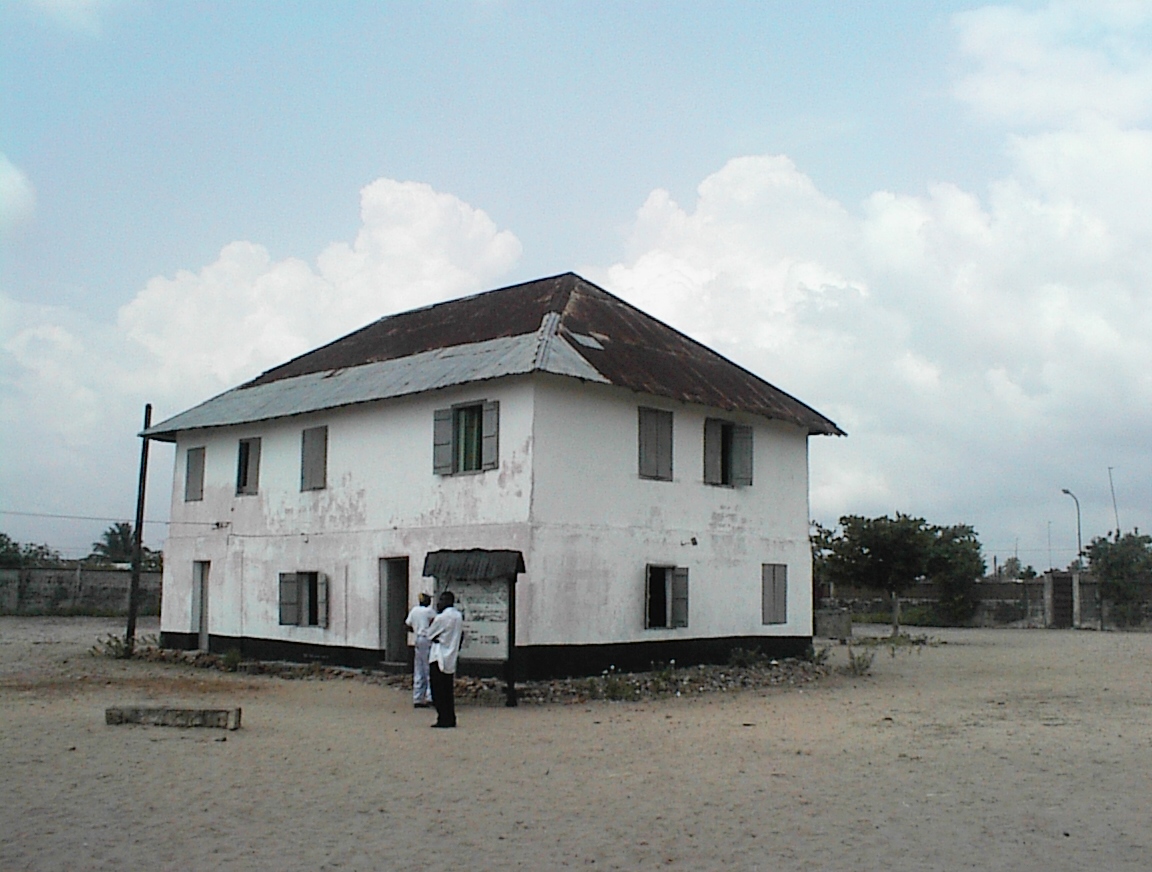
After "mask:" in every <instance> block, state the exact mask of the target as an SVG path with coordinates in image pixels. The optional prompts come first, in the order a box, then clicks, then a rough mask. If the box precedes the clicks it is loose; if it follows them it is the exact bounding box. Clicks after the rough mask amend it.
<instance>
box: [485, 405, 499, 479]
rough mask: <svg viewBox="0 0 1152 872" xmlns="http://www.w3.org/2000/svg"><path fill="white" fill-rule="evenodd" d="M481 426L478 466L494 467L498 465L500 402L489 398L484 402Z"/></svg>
mask: <svg viewBox="0 0 1152 872" xmlns="http://www.w3.org/2000/svg"><path fill="white" fill-rule="evenodd" d="M483 428H484V429H483V436H482V441H481V448H480V468H481V469H496V468H498V467H499V466H500V403H499V401H498V400H489V401H488V402H486V403H485V404H484V422H483Z"/></svg>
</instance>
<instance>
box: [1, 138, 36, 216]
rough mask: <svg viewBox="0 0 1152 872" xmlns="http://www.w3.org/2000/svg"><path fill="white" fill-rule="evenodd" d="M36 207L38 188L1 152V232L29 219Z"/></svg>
mask: <svg viewBox="0 0 1152 872" xmlns="http://www.w3.org/2000/svg"><path fill="white" fill-rule="evenodd" d="M35 209H36V190H35V188H33V187H32V183H31V182H30V181H29V180H28V177H27V176H26V175H24V173H23V172H21V171H20V168H19V167H17V166H16V165H15V164H13V163H12V161H10V160H8V157H7V155H5V154H3V153H0V232H3V231H7V230H10V229H12V228H13V227H15V226H16V225H18V224H21V223H23V222H24V221H27V220H28V219H29V218H30V217H31V216H32V213H33V212H34V211H35Z"/></svg>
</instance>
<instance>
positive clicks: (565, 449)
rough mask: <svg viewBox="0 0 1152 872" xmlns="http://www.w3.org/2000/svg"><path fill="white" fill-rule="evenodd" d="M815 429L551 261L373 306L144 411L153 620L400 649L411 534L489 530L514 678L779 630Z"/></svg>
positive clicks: (749, 644) (779, 647)
mask: <svg viewBox="0 0 1152 872" xmlns="http://www.w3.org/2000/svg"><path fill="white" fill-rule="evenodd" d="M823 434H834V435H843V434H842V432H841V430H840V429H839V428H838V427H837V426H836V425H835V424H834V423H833V422H832V421H830V420H828V419H827V418H825V417H824V416H822V415H820V414H819V413H818V412H816V411H814V410H813V409H811V408H809V407H808V406H806V405H804V404H803V403H801V402H800V401H799V400H796V399H795V398H793V397H791V396H789V395H788V394H786V393H784V392H783V391H780V390H778V389H777V388H775V387H773V386H772V385H770V384H768V383H767V382H765V381H764V380H762V379H760V378H759V377H757V376H755V375H753V374H752V373H750V372H748V371H747V370H745V369H743V368H741V367H739V366H737V365H736V364H734V363H732V362H730V361H728V360H727V359H725V358H723V357H721V356H720V355H719V354H716V353H715V352H713V351H711V350H709V349H708V348H706V347H704V346H703V345H700V344H699V343H697V342H694V341H693V340H691V339H689V338H688V337H686V336H684V335H683V334H681V333H679V332H677V331H675V330H673V329H672V328H670V327H668V326H667V325H665V324H663V323H661V322H660V321H657V320H656V319H654V318H652V317H650V316H648V315H646V314H645V313H643V312H641V311H639V310H638V309H636V308H634V307H633V306H630V305H629V304H627V303H625V302H624V301H622V300H620V299H619V298H617V297H615V296H613V295H611V294H609V293H607V292H606V291H604V290H602V289H601V288H598V287H596V286H595V285H593V284H591V283H589V282H587V281H585V280H584V279H582V278H580V277H579V276H576V275H573V274H571V273H568V274H564V275H560V276H556V277H553V278H547V279H541V280H538V281H533V282H528V283H526V284H521V285H515V286H513V287H508V288H503V289H500V290H495V291H489V292H487V293H483V294H478V295H475V296H471V297H466V298H463V299H459V300H453V301H451V302H447V303H442V304H439V305H435V306H429V307H426V308H422V309H416V310H413V311H410V312H405V313H402V314H399V315H393V316H390V317H386V318H382V319H380V320H379V321H376V322H374V323H372V324H369V325H368V326H367V327H364V328H363V329H361V330H358V331H356V332H354V333H351V334H349V335H348V336H345V337H344V338H342V339H338V340H336V341H335V342H332V343H330V344H328V345H325V346H323V347H321V348H318V349H316V350H314V351H311V352H309V353H307V354H305V355H302V356H301V357H298V358H296V359H294V360H291V361H289V362H287V363H285V364H283V365H282V366H278V367H276V368H275V369H271V370H269V371H268V372H266V373H264V374H263V375H261V376H260V377H258V378H256V379H253V380H252V381H250V382H248V383H247V384H244V385H241V386H239V387H237V388H234V389H232V390H230V391H227V392H225V393H223V394H220V395H219V396H217V397H214V398H212V399H210V400H208V401H207V402H205V403H203V404H201V405H199V406H196V407H195V408H192V409H189V410H188V411H186V412H183V413H181V414H179V415H176V416H175V417H173V418H170V419H168V420H167V421H164V422H162V423H160V424H157V425H156V426H154V427H152V428H151V429H150V430H149V431H148V435H150V436H152V437H153V438H157V439H162V440H166V441H170V442H175V443H176V464H175V476H174V488H173V499H172V516H171V517H172V525H171V532H170V535H169V539H168V542H167V546H166V548H165V555H164V596H163V612H162V616H161V629H162V634H161V640H162V643H163V644H164V645H167V646H170V647H189V648H192V647H197V646H200V647H206V648H210V649H211V650H214V651H222V650H227V649H229V648H239V649H240V650H241V651H242V652H243V653H244V654H245V655H246V656H257V657H274V658H287V659H306V658H313V657H318V658H322V659H325V660H328V661H332V662H343V663H348V664H358V665H371V664H375V663H378V662H379V661H381V660H382V659H393V660H394V659H399V658H401V657H403V656H404V655H405V654H406V636H405V634H404V628H403V623H402V622H403V616H404V614H405V613H406V611H407V609H408V606H409V604H410V603H412V602H414V601H415V599H416V595H417V593H419V592H420V591H421V590H426V589H428V588H429V587H430V586H431V584H432V582H431V580H430V579H425V578H423V577H422V570H423V567H424V565H425V561H426V559H427V558H428V555H430V554H431V555H441V556H443V555H444V554H448V553H450V552H453V551H475V552H476V554H483V553H484V552H486V551H492V552H500V553H502V554H505V555H508V554H512V555H514V557H513V562H514V563H518V562H519V561H520V560H522V568H523V571H522V573H520V575H519V581H518V584H517V585H516V598H515V608H516V614H517V618H516V621H517V623H516V631H515V642H516V646H517V652H518V654H517V660H518V664H519V670H518V671H519V673H520V674H521V675H525V676H529V675H547V674H557V673H589V672H592V671H599V670H601V669H605V668H607V667H608V666H609V665H615V666H616V667H617V668H629V667H634V666H647V665H648V664H649V663H650V662H652V661H660V660H668V659H671V658H675V659H677V661H678V662H681V663H688V662H693V661H706V660H716V659H723V658H726V657H727V655H728V651H729V650H730V649H731V648H733V647H744V648H753V647H756V648H761V649H762V650H765V651H766V652H769V653H774V654H778V655H786V654H791V653H797V652H800V651H802V650H804V649H805V648H806V647H807V646H808V644H809V643H810V641H811V636H812V583H811V582H812V578H811V556H810V551H809V545H808V451H807V440H808V437H809V436H810V435H823ZM516 552H519V554H518V555H517V554H516ZM434 559H439V558H434ZM482 562H483V561H482ZM469 565H479V564H475V563H473V564H469ZM509 566H511V564H509ZM489 568H490V567H489ZM517 568H519V567H516V568H511V569H509V568H508V567H506V568H505V569H504V570H501V571H509V572H513V573H515V572H516V569H517ZM484 571H486V570H484ZM463 656H464V657H465V658H467V656H468V649H467V642H466V647H465V649H464V651H463Z"/></svg>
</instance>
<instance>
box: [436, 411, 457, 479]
mask: <svg viewBox="0 0 1152 872" xmlns="http://www.w3.org/2000/svg"><path fill="white" fill-rule="evenodd" d="M452 421H453V418H452V410H451V409H437V410H436V411H435V412H434V413H433V416H432V472H433V473H435V474H436V475H451V474H452V429H453V428H452Z"/></svg>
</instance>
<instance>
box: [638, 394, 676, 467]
mask: <svg viewBox="0 0 1152 872" xmlns="http://www.w3.org/2000/svg"><path fill="white" fill-rule="evenodd" d="M639 442H640V477H641V478H654V479H659V480H660V481H671V480H672V413H671V412H666V411H664V410H663V409H649V408H645V407H644V406H641V407H640V436H639Z"/></svg>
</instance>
